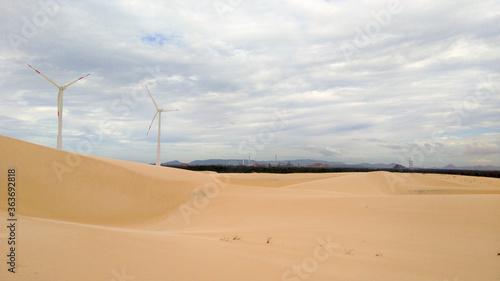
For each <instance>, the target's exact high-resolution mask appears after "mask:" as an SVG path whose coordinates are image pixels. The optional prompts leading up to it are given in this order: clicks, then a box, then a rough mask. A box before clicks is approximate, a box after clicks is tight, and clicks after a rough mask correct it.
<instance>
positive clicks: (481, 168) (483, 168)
mask: <svg viewBox="0 0 500 281" xmlns="http://www.w3.org/2000/svg"><path fill="white" fill-rule="evenodd" d="M438 169H439V168H438ZM440 169H444V170H474V171H500V167H495V166H492V165H487V166H481V165H478V166H459V167H457V166H455V165H452V164H449V165H446V166H444V167H442V168H440Z"/></svg>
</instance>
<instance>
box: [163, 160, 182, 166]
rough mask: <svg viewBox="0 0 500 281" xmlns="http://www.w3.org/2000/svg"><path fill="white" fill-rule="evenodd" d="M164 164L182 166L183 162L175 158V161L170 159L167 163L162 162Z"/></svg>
mask: <svg viewBox="0 0 500 281" xmlns="http://www.w3.org/2000/svg"><path fill="white" fill-rule="evenodd" d="M161 164H162V165H164V166H165V165H166V166H180V165H181V164H182V163H181V162H179V161H177V160H174V161H170V162H166V163H161Z"/></svg>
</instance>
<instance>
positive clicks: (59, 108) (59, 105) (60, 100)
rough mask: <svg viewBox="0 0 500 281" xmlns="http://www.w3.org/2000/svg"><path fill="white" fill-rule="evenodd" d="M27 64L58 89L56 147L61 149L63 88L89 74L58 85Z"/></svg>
mask: <svg viewBox="0 0 500 281" xmlns="http://www.w3.org/2000/svg"><path fill="white" fill-rule="evenodd" d="M28 66H29V67H31V68H32V69H33V70H34V71H36V73H38V74H40V75H42V76H43V77H44V78H45V79H47V80H49V82H50V83H52V84H54V86H56V87H57V88H58V89H59V93H58V94H57V119H58V123H59V125H58V128H57V149H61V148H62V115H63V93H64V90H65V89H66V88H68V87H69V86H70V85H72V84H73V83H75V82H76V81H78V80H81V79H83V78H85V77H87V76H89V75H90V73H89V74H87V75H84V76H82V77H80V78H78V79H76V80H74V81H71V82H69V83H67V84H65V85H62V86H59V85H57V83H56V82H54V80H52V79H50V78H49V77H47V76H45V75H43V74H42V73H41V72H40V71H38V70H36V69H35V68H33V66H31V65H29V64H28Z"/></svg>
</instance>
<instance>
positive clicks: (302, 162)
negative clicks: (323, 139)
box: [167, 159, 396, 169]
mask: <svg viewBox="0 0 500 281" xmlns="http://www.w3.org/2000/svg"><path fill="white" fill-rule="evenodd" d="M177 162H178V161H177ZM170 163H171V162H168V163H167V164H170ZM256 163H257V164H261V165H268V164H271V165H274V164H275V161H274V160H267V161H255V160H250V165H253V164H256ZM288 163H290V164H292V165H293V166H307V165H311V164H314V163H321V164H328V165H329V166H330V167H352V168H359V167H360V168H372V169H390V168H393V167H394V166H395V165H396V164H395V163H390V164H384V163H377V164H370V163H361V164H354V165H352V164H345V163H343V162H332V161H324V160H315V159H296V160H279V161H278V164H281V165H286V164H288ZM189 164H190V165H196V166H209V165H216V166H239V165H243V159H207V160H195V161H192V162H190V163H189ZM170 165H172V164H170ZM178 165H180V163H179V164H178ZM245 165H248V160H247V159H245ZM172 166H173V165H172Z"/></svg>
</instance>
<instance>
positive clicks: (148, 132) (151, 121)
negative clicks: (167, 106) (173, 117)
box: [146, 111, 159, 136]
mask: <svg viewBox="0 0 500 281" xmlns="http://www.w3.org/2000/svg"><path fill="white" fill-rule="evenodd" d="M158 112H159V111H156V114H155V116H153V120H152V121H151V124H149V129H148V133H147V134H146V136H148V135H149V130H151V126H153V122H154V121H155V118H156V115H158Z"/></svg>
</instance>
